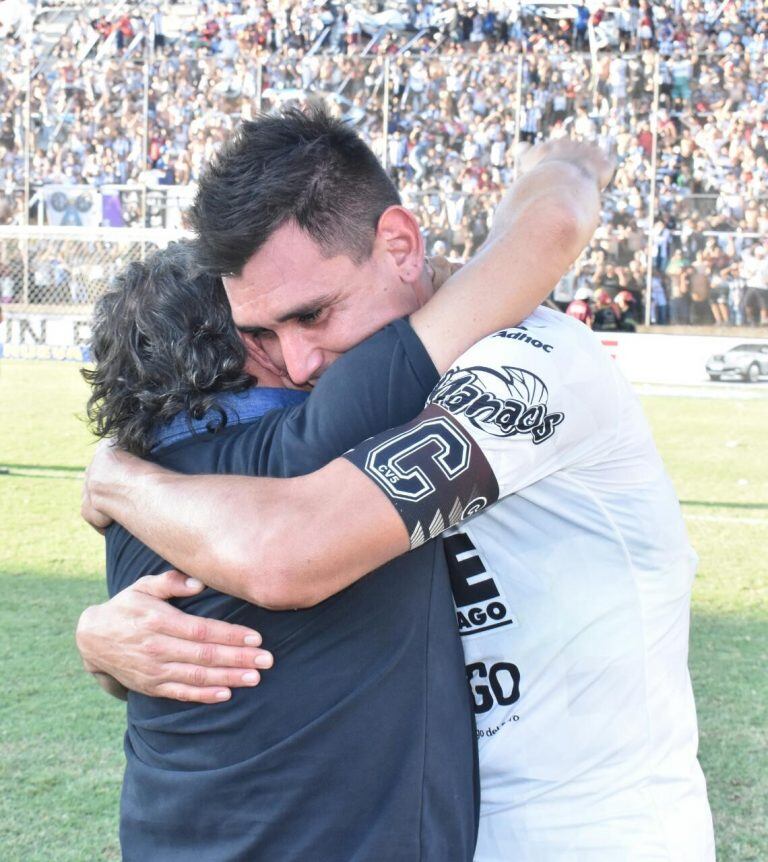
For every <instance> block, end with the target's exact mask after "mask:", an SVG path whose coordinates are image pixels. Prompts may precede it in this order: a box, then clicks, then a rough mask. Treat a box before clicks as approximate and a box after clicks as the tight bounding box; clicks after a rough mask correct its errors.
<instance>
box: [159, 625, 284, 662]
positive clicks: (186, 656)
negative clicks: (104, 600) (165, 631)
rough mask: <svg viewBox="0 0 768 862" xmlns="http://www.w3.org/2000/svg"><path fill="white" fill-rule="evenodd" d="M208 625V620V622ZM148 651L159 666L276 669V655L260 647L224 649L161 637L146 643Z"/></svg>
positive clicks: (222, 647)
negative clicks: (187, 665) (186, 665)
mask: <svg viewBox="0 0 768 862" xmlns="http://www.w3.org/2000/svg"><path fill="white" fill-rule="evenodd" d="M206 622H207V620H206ZM146 651H147V653H148V655H150V656H151V658H152V659H153V660H154V661H155V662H161V663H163V664H169V663H171V664H174V663H177V662H181V663H183V664H189V665H201V666H203V667H208V668H216V667H218V668H222V667H226V668H247V669H248V670H254V669H259V670H265V669H267V668H270V667H272V665H273V664H274V658H273V656H272V653H270V652H267V651H266V650H263V649H257V648H256V647H234V646H222V645H221V644H217V643H207V642H195V641H194V640H182V639H180V638H178V637H166V636H163V635H158V636H155V637H152V638H151V639H150V640H149V641H148V642H147V643H146Z"/></svg>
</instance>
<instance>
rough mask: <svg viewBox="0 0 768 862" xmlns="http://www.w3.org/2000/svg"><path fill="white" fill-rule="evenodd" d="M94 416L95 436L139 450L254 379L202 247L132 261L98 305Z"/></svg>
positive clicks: (88, 375) (179, 246) (182, 246)
mask: <svg viewBox="0 0 768 862" xmlns="http://www.w3.org/2000/svg"><path fill="white" fill-rule="evenodd" d="M91 358H92V360H93V362H94V363H95V364H94V367H93V368H84V369H82V371H81V373H82V375H83V377H84V378H85V379H86V380H87V381H88V383H89V384H90V385H91V396H90V398H89V399H88V405H87V414H88V419H89V420H90V423H91V427H92V429H93V431H94V433H95V434H96V435H97V436H99V437H113V438H114V439H115V441H116V442H117V444H118V445H119V446H121V447H123V448H124V449H127V450H128V451H129V452H133V453H134V454H136V455H145V454H146V453H147V452H149V450H150V449H151V448H152V444H153V441H154V439H155V434H156V431H157V428H158V426H160V425H161V424H163V423H165V422H168V421H169V420H170V419H172V418H173V417H174V416H176V415H177V414H178V413H181V412H182V411H186V412H187V413H188V414H189V416H190V417H191V418H193V419H197V418H201V417H202V416H204V415H205V414H206V413H207V412H208V411H209V410H214V411H218V414H219V416H220V422H218V423H216V422H214V425H217V424H218V425H219V426H222V425H224V424H226V416H225V413H224V411H223V410H222V409H221V408H220V407H219V406H218V403H217V396H218V395H220V394H221V393H223V392H240V391H242V390H244V389H246V388H247V387H248V386H249V385H251V383H252V382H253V381H252V379H251V378H250V377H249V376H248V375H247V374H246V373H245V371H244V366H245V359H246V353H245V347H244V345H243V342H242V340H241V338H240V336H239V334H238V332H237V329H236V328H235V325H234V323H233V321H232V317H231V314H230V309H229V304H228V302H227V298H226V294H225V292H224V287H223V285H222V283H221V279H220V278H217V277H215V276H213V275H209V274H207V273H205V272H202V271H201V270H200V268H199V266H198V265H197V261H196V254H195V248H194V244H193V243H191V242H177V243H171V244H170V245H169V246H168V247H167V248H165V249H162V250H160V251H156V252H154V253H152V254H151V255H149V256H148V257H147V259H146V260H145V261H144V262H143V263H141V262H134V263H130V264H128V266H126V267H125V269H123V270H122V272H120V273H119V274H118V276H117V277H116V278H115V280H114V282H113V284H112V285H111V287H110V289H109V290H108V291H107V293H105V294H104V295H103V296H102V297H101V298H100V299H99V300H98V302H97V303H96V306H95V308H94V315H93V321H92V334H91Z"/></svg>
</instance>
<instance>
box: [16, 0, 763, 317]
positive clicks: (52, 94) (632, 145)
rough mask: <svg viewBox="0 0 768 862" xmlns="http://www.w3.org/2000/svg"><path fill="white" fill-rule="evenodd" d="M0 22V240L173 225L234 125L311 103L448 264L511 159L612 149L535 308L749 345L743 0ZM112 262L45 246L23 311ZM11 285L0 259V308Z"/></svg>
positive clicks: (747, 3)
mask: <svg viewBox="0 0 768 862" xmlns="http://www.w3.org/2000/svg"><path fill="white" fill-rule="evenodd" d="M10 5H11V4H10V3H8V2H6V3H0V31H2V33H3V35H2V45H3V50H2V52H0V225H3V224H6V225H12V224H18V225H21V224H26V223H31V224H40V225H82V226H85V227H96V226H99V225H109V226H116V227H122V226H125V227H131V226H134V227H153V228H179V227H180V226H181V224H182V218H183V210H184V206H185V204H186V202H188V201H189V199H190V197H191V195H192V194H193V191H194V183H195V180H196V179H197V177H198V176H199V173H200V170H201V168H202V166H203V165H204V164H205V162H206V160H207V159H208V158H209V157H210V156H211V154H212V153H213V152H214V151H215V149H216V147H217V146H218V145H219V144H220V142H221V141H222V140H223V139H224V138H225V137H226V136H227V135H228V134H229V133H230V132H231V131H232V129H233V128H234V127H235V125H236V124H237V122H238V121H239V120H240V119H242V118H248V117H251V116H253V114H254V113H255V112H257V111H259V110H270V109H273V108H275V107H278V106H281V105H285V104H291V103H298V104H305V103H307V102H308V101H311V100H313V99H316V98H320V97H322V98H324V99H325V100H326V101H328V102H330V103H331V104H332V105H333V106H335V109H336V110H337V111H338V112H339V114H340V115H342V116H344V117H345V118H347V119H348V120H349V122H351V123H352V124H354V126H355V127H356V128H357V129H358V130H359V131H360V132H361V134H362V135H363V136H364V137H365V138H366V139H367V140H368V141H369V143H370V144H371V145H372V146H373V148H374V150H375V151H376V153H377V155H378V156H379V157H380V158H381V159H382V161H383V162H384V163H385V165H386V166H387V168H388V170H389V171H390V172H391V174H392V176H393V178H394V179H395V181H396V184H397V185H398V187H399V189H400V191H401V194H402V196H403V201H404V203H405V204H406V205H407V206H409V207H411V208H412V209H413V210H414V211H415V212H416V213H417V215H418V217H419V218H420V220H421V223H422V224H423V226H424V231H425V235H426V239H427V246H428V249H429V250H430V251H431V252H433V253H444V254H447V255H449V256H452V257H457V258H465V257H467V256H469V255H471V254H472V252H473V250H474V249H476V248H477V246H478V245H479V244H480V243H481V242H482V241H483V239H484V237H485V235H486V233H487V230H488V225H489V219H490V218H491V216H492V213H493V209H494V206H495V204H496V202H497V201H498V199H499V196H500V194H501V192H502V190H503V189H505V188H507V187H508V186H509V185H510V183H512V182H513V180H514V177H515V175H516V171H517V170H518V168H519V161H520V158H521V156H522V154H523V153H524V150H525V148H526V147H528V146H530V144H532V143H534V142H536V141H538V140H540V139H542V138H546V137H551V136H557V135H571V136H574V137H578V138H589V139H597V140H599V141H600V142H602V143H604V144H605V145H606V146H609V145H611V146H615V148H616V152H617V157H618V165H619V167H618V171H617V175H616V178H615V181H614V183H613V185H612V188H611V191H610V193H609V194H608V196H607V197H606V201H605V207H604V213H603V221H602V224H601V226H600V228H599V229H598V232H597V233H596V235H595V238H594V241H593V243H592V244H591V246H590V247H589V248H588V249H586V250H585V252H584V254H583V255H582V257H581V258H580V260H579V261H578V262H577V264H576V266H575V267H574V269H573V270H572V271H571V272H570V273H569V274H568V276H566V278H564V279H563V280H562V281H561V283H560V284H559V285H558V286H557V288H556V290H555V292H554V294H553V297H552V299H553V301H554V302H556V303H557V304H558V305H559V306H560V307H561V308H563V309H566V308H567V307H568V306H569V305H570V304H571V303H573V302H576V303H579V302H585V303H586V304H587V306H588V307H589V314H590V315H591V318H592V320H595V319H599V318H600V317H601V315H600V314H599V313H598V312H600V311H601V309H602V308H604V307H607V306H605V302H606V301H607V302H608V305H610V306H611V307H612V308H615V309H617V313H616V315H615V316H616V318H617V320H618V321H619V324H621V321H622V320H624V322H625V323H626V324H627V325H628V324H629V322H631V320H634V321H637V322H642V321H643V320H644V319H645V317H646V311H647V312H648V315H649V319H650V321H651V322H653V323H657V324H668V323H673V324H711V323H717V324H721V325H727V324H735V325H745V324H762V325H768V261H767V260H766V258H767V257H768V255H766V245H765V243H766V241H768V112H767V105H768V92H766V91H767V89H768V85H767V83H766V82H767V81H768V51H766V34H768V4H766V3H765V2H764V0H742V2H734V0H725V2H720V0H717V2H715V0H668V2H664V3H662V2H644V0H619V2H617V3H616V4H613V5H611V4H602V3H598V2H590V3H589V4H588V5H585V4H578V3H574V4H568V3H557V4H554V3H551V2H538V3H526V2H521V0H449V2H440V3H431V2H417V0H407V2H400V3H387V4H383V3H372V2H354V3H341V2H323V0H290V2H286V0H240V2H237V0H234V2H228V3H207V4H206V3H195V4H185V3H180V2H176V3H173V2H165V3H159V4H147V3H129V2H122V3H119V2H118V3H113V4H110V5H108V6H98V5H94V4H83V5H82V6H81V7H79V8H78V7H77V6H73V5H72V4H71V3H69V4H67V5H66V6H65V5H61V6H57V5H56V4H55V3H47V4H46V3H39V2H38V3H36V4H34V3H33V4H26V5H24V4H21V3H17V4H15V9H16V13H15V15H10V14H7V10H6V18H5V20H4V19H3V18H2V17H1V16H2V14H3V13H2V8H3V7H9V6H10ZM120 254H121V253H120V252H116V253H115V254H114V255H112V259H109V256H107V259H106V260H104V259H101V260H100V261H99V262H98V264H95V263H90V262H87V263H81V264H73V263H71V262H70V261H69V260H65V257H66V256H65V255H62V254H61V253H60V249H59V247H57V246H56V244H55V243H53V244H49V249H48V252H47V253H43V252H42V251H41V252H40V253H39V254H37V255H36V257H35V259H34V261H32V263H30V264H29V268H30V269H31V273H30V275H29V282H30V284H31V287H30V288H28V291H27V298H28V299H30V301H35V297H36V296H37V297H39V298H40V300H41V301H42V299H45V300H46V301H51V297H53V301H60V302H63V301H67V302H86V301H88V300H89V298H92V294H93V288H92V283H95V282H99V283H101V281H102V280H103V278H104V277H105V273H106V272H107V271H108V270H109V269H110V267H114V266H116V265H117V263H118V257H119V256H120ZM78 267H79V270H82V271H78ZM94 267H96V270H94ZM14 272H15V270H13V267H12V265H11V262H9V260H8V259H7V256H6V259H5V260H4V259H3V256H2V255H0V299H2V300H3V301H5V302H12V301H18V299H19V297H18V293H19V290H20V287H19V281H18V278H17V277H16V276H15V275H14ZM620 295H621V303H623V304H624V305H626V306H627V308H628V309H629V312H628V311H627V310H626V309H625V310H622V309H621V308H619V305H618V304H617V299H618V298H619V296H620ZM579 297H580V298H579ZM647 297H650V304H649V305H648V304H647V303H646V299H647ZM601 303H602V305H601ZM646 305H647V308H646ZM630 312H631V313H630ZM603 317H606V315H603ZM598 325H600V324H598ZM604 328H611V315H607V321H606V324H605V326H604Z"/></svg>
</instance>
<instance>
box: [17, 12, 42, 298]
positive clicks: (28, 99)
mask: <svg viewBox="0 0 768 862" xmlns="http://www.w3.org/2000/svg"><path fill="white" fill-rule="evenodd" d="M34 25H35V19H34V17H33V18H32V20H31V21H30V23H29V26H28V27H27V28H26V33H25V38H24V42H25V45H24V48H25V53H26V55H27V56H26V62H25V64H24V65H25V67H26V72H27V75H26V77H27V87H26V94H25V96H24V199H23V206H24V212H23V214H22V220H21V223H22V224H23V225H24V226H25V227H28V226H29V173H30V168H31V147H30V137H31V134H32V31H33V29H34ZM38 206H39V204H38ZM21 262H22V267H23V272H22V286H21V295H22V301H23V302H24V304H25V305H26V304H28V303H29V237H28V236H26V235H25V237H24V239H23V240H22V243H21Z"/></svg>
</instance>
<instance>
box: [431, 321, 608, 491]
mask: <svg viewBox="0 0 768 862" xmlns="http://www.w3.org/2000/svg"><path fill="white" fill-rule="evenodd" d="M574 327H577V328H575V329H574ZM581 329H583V332H582V331H581ZM611 361H612V360H611V359H610V357H608V356H607V354H606V353H605V351H604V349H603V348H602V347H601V346H600V345H599V344H598V343H597V340H596V339H595V338H594V336H593V335H592V333H591V332H589V331H588V330H587V329H586V328H584V327H583V324H580V323H573V322H572V321H569V322H568V325H566V326H560V325H557V326H552V327H547V326H543V327H540V328H539V327H537V328H532V327H531V328H514V329H506V330H502V331H500V332H497V333H495V334H494V335H490V336H488V337H487V338H484V339H483V340H482V341H480V342H478V343H477V344H475V345H474V346H473V347H471V348H470V349H469V350H468V351H467V352H466V353H465V354H464V355H463V356H461V357H460V358H459V360H458V361H457V362H456V365H455V366H454V367H453V368H452V369H451V370H450V371H448V372H447V374H445V376H444V377H443V378H442V379H441V380H440V382H439V383H438V385H437V387H436V388H435V390H434V391H433V392H432V394H431V396H430V398H429V402H430V403H431V404H434V405H436V406H439V407H441V408H442V409H443V410H444V411H446V412H447V413H448V414H450V416H452V417H453V419H454V420H456V421H457V422H458V423H459V424H460V425H461V427H462V429H463V430H464V431H465V432H466V433H467V434H468V435H469V436H470V437H471V438H472V439H473V441H474V442H476V443H477V445H478V446H479V448H480V449H481V450H482V452H483V454H484V455H485V457H486V459H487V460H488V462H489V464H490V466H491V470H492V471H493V474H494V476H495V477H496V481H497V483H498V486H499V498H502V497H505V496H507V495H508V494H514V493H515V492H516V491H519V490H520V489H521V488H525V487H527V486H528V485H531V484H533V483H534V482H536V481H538V480H540V479H542V478H544V477H545V476H548V475H550V474H552V473H554V472H556V471H558V470H563V469H566V468H568V467H572V466H575V465H577V464H581V465H586V464H587V463H589V461H590V460H592V459H594V458H596V457H600V453H601V451H604V450H605V444H606V441H607V440H609V439H611V437H612V435H613V433H615V431H616V422H617V415H618V410H617V399H616V391H615V378H614V375H613V373H612V369H611V367H610V362H611Z"/></svg>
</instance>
